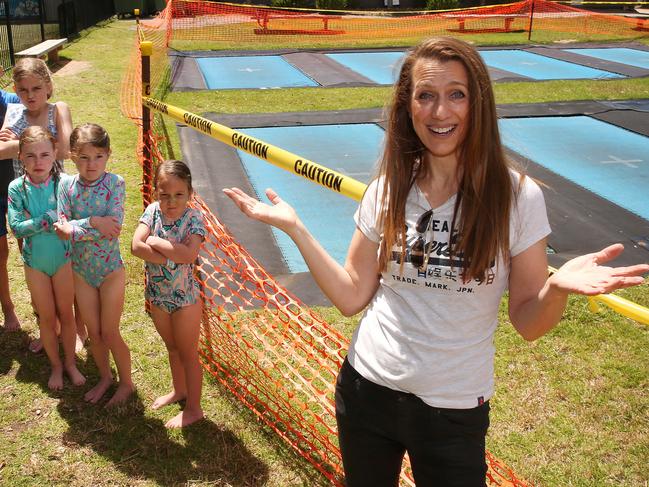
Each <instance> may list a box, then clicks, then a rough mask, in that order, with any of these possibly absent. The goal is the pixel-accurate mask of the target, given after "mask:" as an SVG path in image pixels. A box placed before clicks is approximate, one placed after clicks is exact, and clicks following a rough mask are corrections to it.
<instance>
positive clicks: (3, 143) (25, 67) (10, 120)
mask: <svg viewBox="0 0 649 487" xmlns="http://www.w3.org/2000/svg"><path fill="white" fill-rule="evenodd" d="M12 78H13V81H14V91H15V92H16V94H17V95H18V98H19V100H20V103H15V104H14V103H10V104H8V105H7V112H6V115H5V118H4V123H3V125H2V130H0V159H5V158H7V159H9V158H13V173H14V177H18V176H20V175H21V174H22V173H23V169H22V164H21V162H20V160H18V138H19V137H20V135H21V134H22V133H23V131H24V130H25V129H26V128H27V127H30V126H33V125H37V126H40V127H43V128H46V129H47V130H49V131H50V133H51V134H52V135H53V136H54V137H55V139H56V147H57V152H56V160H55V163H54V164H55V166H56V167H57V170H58V171H59V172H62V171H63V160H64V159H66V158H67V157H68V152H69V144H70V132H71V131H72V117H71V115H70V109H69V108H68V105H67V104H66V103H65V102H63V101H58V102H56V103H49V101H48V100H49V99H50V98H51V97H52V94H53V93H54V85H53V83H52V73H50V70H49V69H48V67H47V64H45V62H44V61H43V60H42V59H38V58H23V59H20V60H18V62H16V65H15V67H14V69H13V73H12ZM21 245H22V242H21V240H18V246H19V247H20V246H21ZM77 314H78V313H77ZM76 318H77V319H76V322H77V332H78V336H79V338H78V340H77V350H78V349H80V348H81V344H82V343H83V341H84V340H85V338H86V336H87V333H86V330H85V327H84V325H83V322H82V321H81V320H79V319H78V316H77V317H76ZM42 348H43V344H42V341H41V340H40V339H38V338H37V339H36V340H34V341H32V342H31V343H30V345H29V349H30V350H31V351H33V352H40V351H41V350H42Z"/></svg>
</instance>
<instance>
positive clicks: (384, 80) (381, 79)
mask: <svg viewBox="0 0 649 487" xmlns="http://www.w3.org/2000/svg"><path fill="white" fill-rule="evenodd" d="M326 56H327V57H329V58H330V59H333V60H334V61H336V62H337V63H340V64H342V65H343V66H346V67H347V68H349V69H351V70H352V71H355V72H357V73H359V74H361V75H363V76H365V77H366V78H368V79H370V80H372V81H374V82H375V83H377V84H380V85H391V84H393V83H394V82H395V81H396V79H397V76H398V75H399V70H400V69H401V63H402V61H403V56H404V52H403V51H390V52H343V53H333V54H326Z"/></svg>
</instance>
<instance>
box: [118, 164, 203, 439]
mask: <svg viewBox="0 0 649 487" xmlns="http://www.w3.org/2000/svg"><path fill="white" fill-rule="evenodd" d="M154 185H155V194H156V196H157V199H158V201H156V202H154V203H151V204H150V205H149V206H148V207H147V209H146V211H145V212H144V214H143V215H142V216H141V217H140V224H139V225H138V227H137V228H136V230H135V234H134V235H133V242H132V244H131V252H132V253H133V255H135V256H137V257H140V258H141V259H143V260H144V261H145V262H146V281H147V285H146V291H145V297H146V300H147V302H148V303H149V304H150V305H151V318H153V323H154V325H155V327H156V329H157V330H158V333H160V336H161V337H162V339H163V341H164V342H165V345H166V346H167V351H168V352H169V365H170V367H171V377H172V385H173V388H172V390H171V392H169V393H168V394H166V395H164V396H160V397H159V398H157V399H156V400H155V401H154V402H153V405H152V406H151V407H152V408H153V409H158V408H161V407H163V406H166V405H168V404H172V403H175V402H178V401H180V400H183V399H185V400H186V402H185V408H184V409H183V410H182V411H181V412H180V413H179V414H177V415H176V416H174V417H173V418H171V419H170V420H169V421H167V423H166V426H167V428H179V427H183V426H187V425H188V424H191V423H194V422H196V421H198V420H200V419H201V418H202V417H203V410H202V409H201V388H202V378H203V375H202V372H201V366H200V364H199V362H198V336H199V332H200V323H201V315H202V305H201V298H200V293H199V286H198V282H197V281H196V278H195V276H194V261H195V260H196V257H197V256H198V251H199V250H200V247H201V243H202V242H203V239H204V238H205V224H204V223H203V217H202V215H201V213H200V212H199V211H198V210H196V209H194V208H190V207H188V206H187V203H188V202H189V201H190V199H191V196H192V177H191V173H190V172H189V168H188V167H187V166H186V165H185V163H184V162H182V161H164V162H163V163H162V164H160V165H159V166H158V167H157V170H156V173H155V178H154Z"/></svg>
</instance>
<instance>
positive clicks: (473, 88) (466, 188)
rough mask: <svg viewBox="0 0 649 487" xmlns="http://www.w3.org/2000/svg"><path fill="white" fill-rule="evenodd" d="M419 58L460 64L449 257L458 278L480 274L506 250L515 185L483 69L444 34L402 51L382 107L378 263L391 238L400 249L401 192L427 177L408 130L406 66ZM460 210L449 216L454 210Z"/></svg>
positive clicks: (471, 51) (469, 50) (420, 148)
mask: <svg viewBox="0 0 649 487" xmlns="http://www.w3.org/2000/svg"><path fill="white" fill-rule="evenodd" d="M420 59H433V60H437V61H440V62H448V61H459V62H460V63H462V64H463V65H464V67H465V69H466V72H467V76H468V81H469V86H468V91H469V100H470V113H469V117H468V127H467V130H466V134H467V135H466V138H465V140H464V142H463V143H462V146H461V147H460V150H459V155H458V158H459V161H458V169H460V168H461V170H462V176H461V179H460V182H459V188H458V193H457V199H456V202H455V209H454V212H453V225H452V230H451V231H454V230H453V229H454V228H455V227H456V223H457V228H458V230H459V239H458V241H457V243H456V244H455V245H453V248H452V253H451V258H452V259H454V258H457V257H458V256H461V257H462V259H463V261H464V266H465V267H464V270H463V279H464V280H465V281H468V280H470V279H471V278H477V279H484V277H485V273H486V271H487V270H488V269H489V268H490V267H491V266H492V265H493V262H494V260H495V259H496V258H497V257H498V255H499V254H501V255H503V256H506V255H507V253H508V251H509V215H510V208H511V205H512V202H513V201H514V190H515V188H514V187H513V183H512V179H511V175H510V172H509V168H510V167H512V164H511V162H510V161H508V160H507V159H506V157H505V154H504V151H503V148H502V145H501V142H500V134H499V132H498V121H497V116H496V103H495V100H494V94H493V90H492V88H491V80H490V79H489V72H488V71H487V67H486V66H485V64H484V62H483V61H482V58H481V57H480V55H479V54H478V52H477V51H476V50H475V48H474V47H473V46H471V45H470V44H468V43H466V42H464V41H460V40H458V39H454V38H451V37H437V38H431V39H427V40H425V41H423V42H422V43H421V44H419V45H418V46H416V47H415V48H414V49H413V50H411V51H410V52H409V53H408V55H407V56H406V58H405V60H404V62H403V65H402V67H401V71H400V73H399V79H398V81H397V83H396V84H395V88H394V93H393V97H392V100H391V103H390V105H389V106H388V108H387V113H386V115H387V120H388V126H387V130H386V136H385V148H384V151H383V156H382V159H381V162H380V165H379V169H378V175H377V177H379V178H383V179H384V181H385V184H384V185H383V193H382V195H381V206H380V212H379V215H380V216H379V221H378V224H379V226H380V227H382V228H383V240H382V241H381V247H380V253H379V269H381V270H385V269H386V267H387V263H388V259H389V257H390V254H391V252H392V247H393V246H394V245H399V244H400V246H401V252H402V254H403V255H405V249H406V233H405V232H406V231H405V228H406V224H405V212H406V198H407V197H408V193H409V192H410V189H411V188H412V185H413V184H415V182H416V181H417V180H421V179H424V178H426V176H428V173H429V168H428V166H427V165H426V164H423V157H424V153H425V151H426V148H425V147H424V145H423V144H422V142H421V141H420V140H419V137H418V136H417V134H416V133H415V130H414V128H413V125H412V122H411V119H410V115H409V107H410V103H411V97H412V84H413V79H412V74H413V68H414V66H415V64H416V63H417V61H419V60H420ZM458 213H459V215H460V217H459V221H457V222H456V215H458Z"/></svg>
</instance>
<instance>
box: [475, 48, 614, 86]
mask: <svg viewBox="0 0 649 487" xmlns="http://www.w3.org/2000/svg"><path fill="white" fill-rule="evenodd" d="M480 55H481V56H482V58H483V59H484V61H485V63H486V64H487V65H488V66H489V67H492V68H497V69H501V70H504V71H509V72H511V73H515V74H518V75H520V76H525V77H527V78H531V79H534V80H552V79H604V78H606V79H609V78H611V79H612V78H624V77H625V76H623V75H621V74H617V73H612V72H609V71H604V70H602V69H595V68H590V67H587V66H581V65H579V64H574V63H571V62H567V61H562V60H559V59H554V58H550V57H546V56H541V55H539V54H535V53H532V52H526V51H522V50H517V49H502V50H490V51H480Z"/></svg>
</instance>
